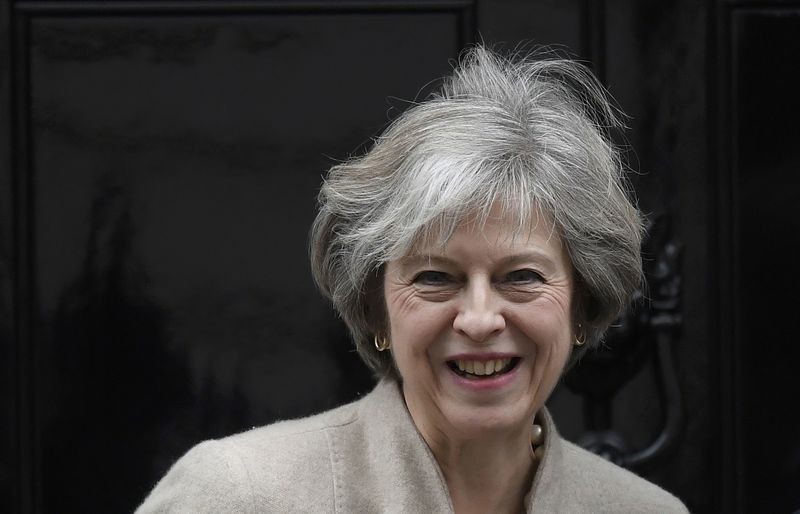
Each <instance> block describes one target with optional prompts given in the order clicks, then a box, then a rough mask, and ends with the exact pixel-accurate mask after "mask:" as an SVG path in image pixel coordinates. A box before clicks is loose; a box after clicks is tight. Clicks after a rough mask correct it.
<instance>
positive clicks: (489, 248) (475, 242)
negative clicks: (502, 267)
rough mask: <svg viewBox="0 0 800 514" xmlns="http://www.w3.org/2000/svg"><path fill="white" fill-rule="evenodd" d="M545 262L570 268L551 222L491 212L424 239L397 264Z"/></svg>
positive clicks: (540, 217)
mask: <svg viewBox="0 0 800 514" xmlns="http://www.w3.org/2000/svg"><path fill="white" fill-rule="evenodd" d="M439 259H446V260H452V259H455V260H462V259H464V260H469V261H476V262H480V261H485V262H499V261H503V262H505V261H508V260H513V261H519V260H534V261H542V262H547V263H550V264H551V265H553V266H554V267H558V268H560V267H570V259H569V257H568V254H567V252H566V249H565V246H564V244H563V243H562V240H561V238H560V237H559V232H558V230H557V229H556V227H555V225H554V223H553V221H552V219H551V218H550V217H549V216H546V215H543V214H541V213H538V212H537V213H535V214H534V215H532V216H528V217H524V218H523V217H521V216H518V215H512V216H507V215H505V214H504V213H503V212H502V211H500V210H495V209H493V210H492V211H490V212H489V214H488V215H487V216H472V217H470V218H468V219H466V220H464V221H462V222H461V223H459V224H457V225H455V226H454V227H453V229H452V231H451V232H450V233H449V235H448V236H447V237H446V238H442V237H439V238H428V239H427V240H424V241H421V242H420V243H419V244H417V245H415V246H414V248H412V249H411V251H410V252H408V253H407V254H406V255H405V256H404V257H402V258H401V261H402V262H404V263H407V264H410V263H422V262H424V261H430V260H439Z"/></svg>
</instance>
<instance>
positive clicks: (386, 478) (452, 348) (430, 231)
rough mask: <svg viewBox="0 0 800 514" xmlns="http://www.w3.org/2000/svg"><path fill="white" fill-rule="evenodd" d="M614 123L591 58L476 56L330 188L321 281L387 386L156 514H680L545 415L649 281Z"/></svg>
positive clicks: (229, 450) (183, 490) (231, 446)
mask: <svg viewBox="0 0 800 514" xmlns="http://www.w3.org/2000/svg"><path fill="white" fill-rule="evenodd" d="M616 119H617V118H616V116H615V110H614V109H613V108H612V106H611V104H610V102H609V99H608V98H607V96H606V94H605V92H604V90H603V89H602V87H601V86H600V85H599V83H598V82H597V81H596V79H595V78H594V77H593V76H592V75H591V73H590V72H589V71H588V70H586V69H585V68H584V67H582V66H580V65H579V64H576V63H574V62H571V61H568V60H561V59H554V58H552V57H551V56H538V59H534V58H532V57H528V58H522V57H518V58H511V59H506V58H503V57H501V56H499V55H497V54H494V53H492V52H490V51H488V50H486V49H484V48H482V47H476V48H474V49H473V50H471V51H470V52H468V53H467V54H466V55H465V56H464V58H463V59H462V61H461V63H460V65H459V67H458V68H457V69H456V70H455V72H454V74H453V76H452V77H450V78H449V79H448V80H447V81H445V84H444V85H443V87H442V89H441V90H440V91H439V92H438V93H437V94H435V95H434V96H433V97H432V98H430V99H429V100H428V101H426V102H423V103H421V104H418V105H416V106H414V107H412V108H411V109H409V110H408V111H407V112H406V113H404V114H403V115H402V116H401V117H400V118H399V119H397V120H396V121H395V122H394V123H393V124H392V125H391V126H390V127H389V129H387V131H386V132H385V133H384V134H383V135H382V136H381V137H380V138H378V139H377V141H376V142H375V145H374V146H373V148H372V149H371V150H370V151H369V152H368V153H367V154H366V155H364V156H362V157H357V158H354V159H352V160H351V161H348V162H345V163H343V164H340V165H337V166H335V167H334V168H332V169H331V170H330V172H329V174H328V176H327V179H326V181H325V183H324V184H323V186H322V189H321V192H320V195H319V201H320V210H319V214H318V216H317V219H316V221H315V223H314V226H313V228H312V232H311V261H312V268H313V272H314V277H315V279H316V281H317V283H318V284H319V286H320V289H321V290H322V291H323V293H324V294H325V295H326V296H328V297H329V298H330V299H331V300H332V302H333V305H334V307H335V308H336V309H337V311H338V312H339V313H340V314H341V316H342V317H343V319H344V320H345V322H346V323H347V325H348V327H349V328H350V331H351V333H352V336H353V339H354V342H355V344H356V347H357V349H358V351H359V353H360V355H361V356H362V357H363V358H364V360H365V362H366V363H367V364H368V365H369V366H370V367H371V368H372V369H373V370H374V371H375V372H376V374H377V375H378V376H379V377H380V378H381V379H382V380H381V382H380V383H379V385H378V386H377V387H376V389H375V390H374V391H373V392H372V393H370V394H369V395H367V396H366V397H364V398H362V399H361V400H359V401H357V402H354V403H352V404H349V405H346V406H344V407H340V408H338V409H336V410H333V411H330V412H327V413H323V414H320V415H317V416H313V417H310V418H306V419H303V420H295V421H287V422H282V423H278V424H275V425H271V426H268V427H263V428H260V429H254V430H252V431H249V432H246V433H243V434H239V435H236V436H233V437H229V438H226V439H223V440H220V441H209V442H205V443H202V444H200V445H198V446H197V447H195V448H194V449H192V450H191V451H190V452H189V453H188V454H187V455H185V456H184V457H183V458H182V459H181V460H180V461H179V462H178V463H176V464H175V466H174V467H173V468H172V470H170V472H169V473H168V474H167V476H166V477H164V478H163V479H162V481H161V482H160V483H159V484H158V485H157V486H156V488H155V489H154V490H153V492H152V493H151V495H150V497H149V498H148V499H147V500H146V501H145V503H144V504H143V505H142V506H141V508H140V511H141V512H156V511H157V512H164V511H171V510H175V511H191V512H219V511H253V512H256V511H257V512H264V511H267V512H426V513H427V512H456V513H459V514H461V513H468V512H497V513H518V512H534V511H535V512H653V513H656V512H657V513H668V512H685V511H686V510H685V508H684V506H683V505H682V504H681V502H680V501H678V500H677V499H676V498H674V497H673V496H671V495H670V494H669V493H667V492H665V491H663V490H661V489H659V488H658V487H656V486H654V485H652V484H649V483H647V482H645V481H644V480H642V479H641V478H638V477H636V476H635V475H633V474H631V473H629V472H627V471H625V470H623V469H621V468H618V467H616V466H614V465H612V464H611V463H608V462H606V461H604V460H602V459H601V458H599V457H597V456H594V455H592V454H589V453H588V452H586V451H584V450H582V449H580V448H578V447H576V446H574V445H572V444H570V443H568V442H566V441H564V440H562V439H561V438H560V437H559V435H558V432H557V431H556V428H555V425H554V423H553V420H552V419H551V418H550V416H549V415H548V413H547V410H546V409H545V407H544V404H545V401H546V400H547V398H548V396H549V395H550V393H551V392H552V390H553V388H554V386H555V384H556V383H557V381H558V379H559V377H560V376H561V374H562V372H563V370H564V369H565V367H566V366H567V364H568V362H569V361H570V359H576V358H578V357H579V356H580V354H581V353H582V352H583V351H585V349H586V348H587V347H590V346H592V345H595V344H597V342H598V341H599V340H600V339H601V337H602V334H603V332H604V331H605V329H606V328H607V327H608V325H609V323H610V322H611V321H612V320H613V319H614V318H615V317H616V316H617V315H618V314H619V312H620V310H621V309H622V308H623V307H624V306H625V305H626V303H627V302H628V301H629V299H630V296H631V295H632V294H633V292H634V290H635V288H636V287H637V286H638V284H639V281H640V279H641V260H640V256H639V245H640V241H641V222H640V216H639V213H638V211H637V209H636V208H635V207H634V205H633V204H632V202H631V200H630V199H629V198H628V194H627V192H626V186H625V182H624V178H623V173H622V168H621V165H620V163H619V159H618V157H617V152H616V150H615V149H614V147H613V145H612V144H611V143H610V139H609V135H608V133H607V130H608V129H610V128H613V127H615V126H616V125H617V121H616Z"/></svg>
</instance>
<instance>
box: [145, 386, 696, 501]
mask: <svg viewBox="0 0 800 514" xmlns="http://www.w3.org/2000/svg"><path fill="white" fill-rule="evenodd" d="M542 418H544V419H543V421H544V423H543V425H544V426H543V428H544V432H545V448H544V456H543V457H542V461H541V463H540V466H539V469H538V471H537V473H536V476H535V478H534V480H533V483H532V484H531V489H530V492H529V494H528V496H527V498H526V507H527V511H528V512H547V513H550V512H557V513H572V512H587V513H602V512H608V513H611V512H613V513H623V512H630V513H633V512H636V513H645V512H651V513H658V514H668V513H672V512H682V513H683V512H687V511H686V508H685V507H684V506H683V504H682V503H681V502H680V501H679V500H678V499H677V498H675V497H674V496H672V495H671V494H669V493H667V492H666V491H664V490H662V489H660V488H659V487H657V486H655V485H653V484H651V483H649V482H647V481H645V480H643V479H641V478H639V477H637V476H636V475H634V474H632V473H630V472H628V471H626V470H624V469H622V468H620V467H617V466H615V465H613V464H611V463H609V462H607V461H605V460H603V459H601V458H600V457H597V456H595V455H593V454H591V453H589V452H587V451H585V450H582V449H581V448H578V447H577V446H575V445H573V444H571V443H569V442H567V441H564V440H563V439H561V438H560V437H559V435H558V433H557V432H556V429H555V426H554V425H553V421H552V419H551V418H550V416H549V415H548V414H547V413H546V412H545V413H544V416H542ZM137 512H138V513H149V512H171V513H172V512H186V513H190V512H191V513H202V512H209V513H210V512H215V513H220V512H251V513H255V512H275V513H293V512H302V513H325V512H338V513H378V512H396V513H426V514H427V513H440V512H442V513H452V512H453V507H452V504H451V502H450V497H449V495H448V492H447V485H446V484H445V481H444V478H443V477H442V473H441V471H440V469H439V466H438V465H437V463H436V460H435V459H434V457H433V454H432V453H431V451H430V449H429V448H428V446H427V445H426V444H425V441H424V440H423V439H422V437H421V436H420V434H419V432H418V431H417V430H416V427H415V425H414V423H413V421H412V419H411V416H410V415H409V414H408V410H407V409H406V407H405V403H404V401H403V398H402V395H401V393H400V390H399V387H398V385H397V383H396V382H392V381H388V380H387V381H383V382H381V383H380V384H378V386H377V387H376V388H375V390H374V391H372V392H371V393H370V394H368V395H367V396H365V397H363V398H362V399H360V400H358V401H356V402H354V403H351V404H348V405H345V406H343V407H339V408H338V409H334V410H332V411H329V412H325V413H323V414H319V415H316V416H312V417H309V418H305V419H300V420H294V421H284V422H280V423H276V424H274V425H270V426H267V427H263V428H257V429H253V430H250V431H248V432H245V433H242V434H238V435H235V436H231V437H227V438H225V439H221V440H217V441H206V442H204V443H200V444H198V445H197V446H195V447H194V448H192V449H191V450H190V451H189V452H188V453H187V454H186V455H184V456H183V457H182V458H181V459H180V460H179V461H178V462H177V463H176V464H175V465H174V466H173V467H172V469H171V470H170V471H169V472H168V473H167V474H166V476H164V478H162V479H161V481H160V482H159V483H158V484H157V485H156V487H155V489H153V491H152V492H151V493H150V496H149V497H148V498H147V499H146V500H145V502H144V504H142V506H141V507H139V509H138V510H137Z"/></svg>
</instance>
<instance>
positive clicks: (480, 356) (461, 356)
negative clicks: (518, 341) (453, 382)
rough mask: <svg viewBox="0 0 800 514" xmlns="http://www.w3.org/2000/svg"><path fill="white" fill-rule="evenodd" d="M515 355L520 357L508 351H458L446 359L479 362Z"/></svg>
mask: <svg viewBox="0 0 800 514" xmlns="http://www.w3.org/2000/svg"><path fill="white" fill-rule="evenodd" d="M515 357H519V355H517V354H515V353H506V352H492V353H458V354H455V355H451V356H449V357H447V359H446V360H448V361H457V360H460V361H478V362H487V361H491V360H499V359H513V358H515Z"/></svg>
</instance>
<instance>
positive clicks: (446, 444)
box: [422, 427, 536, 514]
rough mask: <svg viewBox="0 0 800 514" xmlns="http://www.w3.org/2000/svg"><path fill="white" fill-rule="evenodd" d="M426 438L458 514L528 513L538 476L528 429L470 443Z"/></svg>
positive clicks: (426, 436) (481, 438) (487, 437)
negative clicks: (527, 498) (527, 502)
mask: <svg viewBox="0 0 800 514" xmlns="http://www.w3.org/2000/svg"><path fill="white" fill-rule="evenodd" d="M422 435H423V438H425V440H426V442H427V443H428V446H430V448H431V450H432V452H433V455H434V457H436V461H437V462H438V463H439V466H440V467H441V469H442V473H443V475H444V478H445V481H446V482H447V487H448V490H449V492H450V497H451V499H452V501H453V507H454V508H455V512H456V513H457V514H468V513H473V512H482V513H485V512H497V513H508V514H512V513H513V514H517V513H521V512H524V498H525V495H526V494H527V493H528V491H529V489H530V484H531V482H532V480H533V475H534V473H535V472H536V462H535V459H534V458H533V455H532V451H531V440H530V429H529V428H528V427H525V429H523V430H519V431H518V433H513V434H512V433H508V432H503V433H502V434H500V433H497V434H488V435H486V436H483V437H478V438H475V439H471V440H468V441H463V440H461V441H458V440H453V439H452V438H445V437H436V435H435V434H425V433H423V434H422ZM429 436H430V437H429Z"/></svg>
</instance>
